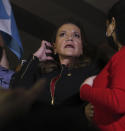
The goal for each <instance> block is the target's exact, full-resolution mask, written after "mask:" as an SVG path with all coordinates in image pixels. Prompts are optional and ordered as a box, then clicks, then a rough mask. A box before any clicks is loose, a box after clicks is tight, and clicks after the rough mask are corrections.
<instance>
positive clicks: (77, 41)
mask: <svg viewBox="0 0 125 131" xmlns="http://www.w3.org/2000/svg"><path fill="white" fill-rule="evenodd" d="M124 11H125V1H124V0H120V1H118V2H117V3H115V4H114V5H113V6H112V8H111V9H110V10H109V12H108V15H107V19H106V38H107V39H106V41H104V42H103V43H101V44H100V46H99V47H98V52H97V57H96V56H95V61H94V60H92V58H90V57H89V56H90V55H88V53H90V52H88V45H87V41H86V37H85V32H84V29H83V26H82V24H81V23H80V22H79V21H78V20H76V19H72V18H70V19H66V20H64V21H62V23H60V24H59V25H58V26H57V29H56V30H55V31H54V33H53V35H52V40H50V42H48V41H46V40H42V42H41V46H40V48H39V49H38V50H37V51H35V52H34V53H33V54H32V55H31V56H29V58H28V59H26V61H25V62H24V63H23V64H22V65H21V66H20V68H19V69H18V70H17V71H11V70H10V69H9V64H8V61H7V57H6V52H5V49H4V47H3V44H2V45H1V47H0V58H1V59H0V68H2V69H3V71H4V72H6V74H2V71H0V76H1V75H2V77H1V78H2V80H0V82H1V81H2V82H1V83H0V86H1V89H0V106H1V109H0V129H1V130H2V131H5V130H13V131H15V130H16V131H18V130H25V129H26V130H45V131H49V130H60V131H64V130H73V131H75V130H78V131H124V129H125V116H124V114H125V113H124V109H125V105H124V97H125V82H124V74H125V69H124V66H125V65H124V64H125V62H124V56H125V47H124V43H125V39H124V34H125V31H124V26H125V14H124ZM0 42H1V43H3V41H2V38H1V41H0ZM6 65H7V66H6ZM3 76H5V77H3ZM6 78H7V79H6ZM3 83H4V84H3ZM5 83H6V84H5Z"/></svg>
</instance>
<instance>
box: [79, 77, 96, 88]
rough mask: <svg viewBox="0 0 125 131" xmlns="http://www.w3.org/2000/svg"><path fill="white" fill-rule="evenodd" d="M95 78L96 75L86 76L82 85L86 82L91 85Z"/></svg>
mask: <svg viewBox="0 0 125 131" xmlns="http://www.w3.org/2000/svg"><path fill="white" fill-rule="evenodd" d="M95 78H96V76H91V77H89V78H87V79H86V80H85V81H84V82H83V84H82V86H83V85H85V84H88V85H90V86H91V87H92V85H93V81H94V79H95Z"/></svg>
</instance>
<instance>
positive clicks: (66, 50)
mask: <svg viewBox="0 0 125 131" xmlns="http://www.w3.org/2000/svg"><path fill="white" fill-rule="evenodd" d="M54 50H55V52H56V53H57V54H58V55H59V57H60V56H61V57H79V56H80V55H82V54H83V46H82V39H81V32H80V29H79V28H78V27H77V26H76V25H74V24H64V25H62V26H61V27H60V28H59V29H58V31H57V34H56V41H55V44H54Z"/></svg>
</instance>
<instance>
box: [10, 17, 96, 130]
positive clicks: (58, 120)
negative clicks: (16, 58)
mask: <svg viewBox="0 0 125 131" xmlns="http://www.w3.org/2000/svg"><path fill="white" fill-rule="evenodd" d="M54 34H55V35H54V36H53V42H52V43H53V44H51V43H49V42H47V41H42V44H41V47H40V48H39V49H38V50H37V51H36V52H35V53H34V54H33V56H31V58H30V59H29V60H28V61H27V62H26V63H24V65H23V67H22V69H21V70H20V72H18V73H17V74H15V75H14V76H13V78H12V80H11V85H10V87H12V88H17V87H20V86H23V87H25V88H30V87H31V86H32V85H33V84H34V83H35V82H36V81H37V80H39V79H41V78H44V77H45V78H46V79H47V84H46V86H45V88H44V89H43V93H42V94H41V96H40V98H39V99H38V100H37V101H36V102H35V103H34V105H33V107H32V109H31V112H30V113H29V115H28V117H27V118H25V121H26V122H24V121H23V123H24V124H26V125H25V126H27V125H30V126H31V128H32V130H33V129H34V130H35V129H36V128H38V127H39V128H41V129H44V130H50V129H51V130H52V129H53V130H56V129H58V130H79V131H81V130H89V127H88V126H87V122H86V118H85V117H84V115H83V104H84V103H85V102H82V101H81V100H80V97H79V88H80V85H81V83H82V81H83V80H84V79H86V78H87V77H88V76H90V75H92V74H93V75H94V74H95V73H96V72H97V71H95V67H94V66H93V65H92V66H91V67H90V66H89V60H88V59H87V58H86V44H85V35H84V32H83V29H82V27H81V25H80V24H79V23H78V22H77V21H74V20H70V19H69V20H68V21H65V22H64V23H62V24H61V25H59V27H58V28H57V30H56V31H55V33H54ZM53 53H54V57H53ZM39 62H40V63H39ZM48 63H49V64H48ZM39 64H40V69H39V70H38V68H37V65H39ZM89 72H91V73H89ZM41 123H42V124H41ZM25 126H24V127H25ZM30 126H29V127H30ZM21 127H23V126H21ZM92 130H93V128H92Z"/></svg>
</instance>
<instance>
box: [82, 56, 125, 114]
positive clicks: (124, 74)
mask: <svg viewBox="0 0 125 131" xmlns="http://www.w3.org/2000/svg"><path fill="white" fill-rule="evenodd" d="M112 60H113V59H112ZM109 73H110V78H109V79H108V80H109V82H108V85H109V86H108V87H105V88H99V87H96V86H95V87H94V86H93V87H92V88H91V87H90V86H89V85H87V84H85V85H83V86H82V87H81V88H80V97H81V99H84V100H88V101H89V102H91V103H93V104H94V105H99V106H100V107H102V108H103V109H104V108H107V109H108V110H111V111H113V112H114V113H120V114H121V113H125V56H122V57H120V58H119V59H114V60H113V64H112V65H111V69H110V71H109ZM95 82H98V80H96V81H95ZM94 85H97V84H94ZM100 86H101V85H100Z"/></svg>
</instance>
